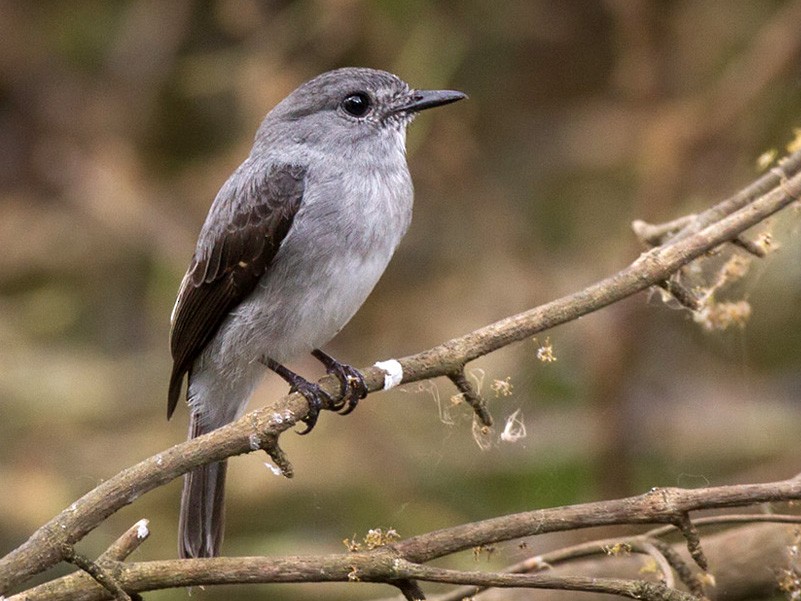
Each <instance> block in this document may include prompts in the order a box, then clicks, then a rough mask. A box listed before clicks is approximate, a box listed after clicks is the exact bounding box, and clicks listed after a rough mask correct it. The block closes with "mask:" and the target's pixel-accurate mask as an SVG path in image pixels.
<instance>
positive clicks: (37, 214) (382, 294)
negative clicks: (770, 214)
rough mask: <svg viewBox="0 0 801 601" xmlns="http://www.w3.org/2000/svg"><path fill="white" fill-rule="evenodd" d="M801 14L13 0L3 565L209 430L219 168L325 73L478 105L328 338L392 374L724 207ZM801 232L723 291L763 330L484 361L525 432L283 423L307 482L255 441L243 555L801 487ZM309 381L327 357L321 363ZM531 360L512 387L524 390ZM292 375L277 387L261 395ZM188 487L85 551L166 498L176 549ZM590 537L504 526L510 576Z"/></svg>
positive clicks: (421, 169) (794, 9) (2, 64)
mask: <svg viewBox="0 0 801 601" xmlns="http://www.w3.org/2000/svg"><path fill="white" fill-rule="evenodd" d="M799 23H801V2H800V1H798V0H789V1H760V2H729V1H727V0H696V1H693V2H683V1H667V2H648V1H644V0H607V1H596V2H583V1H563V0H515V1H510V2H489V1H479V0H460V1H447V2H436V3H434V2H425V1H422V0H413V1H389V0H382V1H375V2H357V1H352V0H336V1H334V0H332V1H316V2H315V1H298V2H289V1H264V2H258V1H255V0H218V1H206V2H198V1H190V0H174V1H171V2H158V1H156V0H141V1H122V0H118V1H111V2H108V1H101V0H75V1H73V2H36V3H33V2H15V1H13V0H3V1H0V157H2V160H0V249H1V250H0V410H1V411H2V419H0V489H1V490H2V493H0V554H2V553H4V552H7V551H8V550H10V549H12V548H14V547H15V546H17V545H19V544H20V543H21V542H23V541H24V540H25V538H26V537H27V536H28V535H29V534H30V533H31V532H32V531H33V530H34V529H35V528H36V527H38V526H39V525H41V524H42V523H44V522H45V521H47V520H48V519H49V518H51V517H52V516H53V515H55V514H56V513H57V512H59V511H60V510H61V509H63V508H64V507H66V506H68V505H69V504H70V503H71V502H72V501H73V500H75V499H76V498H78V497H79V496H80V495H82V494H83V493H84V492H86V491H87V490H89V489H90V488H92V487H93V486H94V485H96V484H97V483H99V482H101V481H102V480H104V479H105V478H108V477H110V476H112V475H114V474H115V473H117V472H118V471H119V470H121V469H123V468H124V467H126V466H129V465H131V464H133V463H134V462H136V461H138V460H140V459H143V458H145V457H148V456H150V455H152V454H154V453H156V452H158V451H160V450H162V449H164V448H167V447H168V446H170V445H172V444H175V443H177V442H180V441H181V440H183V438H184V435H185V428H186V419H187V416H186V412H185V410H184V409H181V408H179V410H178V412H177V414H176V416H175V418H173V420H172V421H171V422H167V421H166V420H165V411H166V387H167V378H168V375H169V370H170V357H169V350H168V332H169V315H170V310H171V308H172V304H173V300H174V295H175V292H176V290H177V287H178V284H179V281H180V279H181V276H182V275H183V271H184V269H185V268H186V265H187V264H188V261H189V259H190V256H191V254H192V250H193V246H194V241H195V238H196V235H197V233H198V230H199V228H200V225H201V224H202V221H203V219H204V217H205V214H206V211H207V209H208V207H209V204H210V203H211V200H212V199H213V198H214V195H215V194H216V192H217V190H218V188H219V186H220V185H221V184H222V182H223V181H224V180H225V179H226V178H227V176H228V175H229V173H230V172H231V171H232V170H233V169H234V168H235V167H236V166H237V165H238V164H239V162H240V161H241V160H243V159H244V157H245V156H246V155H247V153H248V152H249V149H250V144H251V141H252V137H253V134H254V132H255V130H256V128H257V127H258V124H259V123H260V120H261V118H262V117H263V115H264V114H265V113H266V112H267V110H268V109H269V108H270V107H271V106H273V105H274V104H275V103H276V102H278V101H279V100H280V99H281V98H283V97H284V96H285V95H286V94H287V93H289V92H290V91H291V90H292V89H294V87H295V86H297V85H298V84H300V83H301V82H303V81H305V80H306V79H308V78H310V77H312V76H314V75H316V74H318V73H320V72H322V71H325V70H328V69H332V68H336V67H340V66H345V65H361V66H371V67H377V68H383V69H387V70H390V71H393V72H395V73H397V74H399V75H400V76H401V77H403V78H404V79H406V80H407V81H409V82H411V83H412V84H413V85H415V86H418V87H421V88H438V87H447V88H454V89H460V90H464V91H465V92H467V93H468V94H469V95H470V100H469V101H467V102H462V103H459V104H456V105H453V106H449V107H447V108H444V109H438V110H436V111H431V112H430V113H426V114H424V115H423V116H421V117H420V118H419V119H418V120H417V121H416V122H415V124H414V125H413V126H412V127H411V129H410V133H409V162H410V167H411V171H412V174H413V178H414V181H415V186H416V191H417V194H416V205H415V218H414V222H413V225H412V228H411V231H410V232H409V234H408V236H407V237H406V239H405V241H404V243H403V245H402V247H401V248H400V250H399V251H398V253H397V255H396V257H395V259H394V260H393V262H392V264H391V266H390V268H389V270H388V272H387V273H386V275H385V277H384V278H383V280H382V281H381V282H380V284H379V285H378V287H377V289H376V290H375V292H374V294H373V295H372V297H371V298H370V299H369V301H368V302H367V303H366V305H365V306H364V308H363V309H362V311H361V312H360V313H359V314H358V315H357V317H356V318H355V319H354V320H353V321H352V323H351V324H350V325H349V326H348V327H347V328H346V329H345V330H344V331H343V332H342V333H341V335H340V336H339V337H338V338H337V339H336V340H335V341H333V342H332V343H331V344H330V345H329V346H328V347H327V350H329V351H330V352H331V353H333V354H334V355H336V356H337V357H339V358H341V359H343V360H346V361H348V362H351V363H353V364H354V365H357V366H358V365H368V364H372V363H373V362H375V361H377V360H381V359H387V358H390V357H400V356H404V355H407V354H410V353H414V352H417V351H420V350H423V349H425V348H428V347H430V346H432V345H434V344H437V343H439V342H442V341H444V340H447V339H449V338H451V337H454V336H458V335H461V334H463V333H465V332H468V331H470V330H472V329H475V328H477V327H480V326H482V325H485V324H487V323H489V322H492V321H494V320H497V319H500V318H502V317H504V316H506V315H509V314H512V313H516V312H519V311H522V310H525V309H527V308H530V307H533V306H535V305H537V304H539V303H542V302H545V301H548V300H550V299H553V298H556V297H558V296H561V295H564V294H567V293H570V292H573V291H575V290H578V289H580V288H581V287H583V286H585V285H587V284H589V283H591V282H593V281H595V280H597V279H600V278H602V277H604V276H606V275H608V274H610V273H613V272H614V271H615V270H617V269H619V268H621V267H623V266H625V265H626V264H627V263H628V262H630V261H631V260H633V259H634V258H635V257H636V256H637V254H638V253H639V252H640V251H641V247H640V246H639V245H638V243H637V242H636V240H635V238H634V236H633V235H632V233H631V231H630V228H629V224H630V222H631V221H632V220H633V219H637V218H641V219H646V220H649V221H652V222H659V221H664V220H668V219H672V218H675V217H678V216H680V215H684V214H687V213H691V212H694V211H698V210H701V209H703V208H705V207H707V206H709V205H710V204H712V203H713V202H715V201H717V200H719V199H721V198H723V197H725V196H727V195H728V194H730V193H732V192H734V191H736V190H737V189H739V188H740V187H742V186H744V185H745V184H747V183H748V182H749V181H751V180H752V179H753V178H755V177H756V176H757V175H758V171H759V170H758V168H757V165H756V163H757V157H759V156H760V155H761V154H762V153H763V152H765V151H767V150H769V149H773V148H775V149H777V150H779V151H780V152H781V151H783V148H784V146H785V144H786V143H787V142H788V141H789V140H790V139H791V138H792V135H793V134H792V130H793V128H794V127H798V126H801V27H799V25H798V24H799ZM798 228H799V216H798V214H797V212H793V211H787V212H786V214H784V215H782V216H779V217H777V218H774V219H772V220H771V222H770V223H769V224H768V226H767V229H768V230H769V231H770V233H771V235H772V236H773V240H774V242H775V243H777V244H776V246H778V247H779V248H778V250H777V251H776V252H774V253H773V254H772V255H771V256H770V257H768V258H767V259H766V260H763V261H759V262H758V263H754V264H753V265H752V268H751V271H750V273H749V274H748V276H747V277H746V278H745V279H743V280H742V281H740V282H738V283H737V284H736V285H733V286H731V287H727V288H726V289H725V290H722V291H721V292H720V294H721V298H730V299H732V300H741V299H746V300H748V301H749V302H750V303H751V306H752V311H753V314H752V318H751V320H750V322H749V323H748V325H747V326H746V327H745V328H733V329H731V330H728V331H725V332H712V333H708V332H704V331H703V330H702V329H701V328H700V327H699V326H698V324H696V323H694V322H693V320H692V318H691V316H690V315H688V313H687V312H686V311H683V310H680V309H677V308H675V307H673V306H671V305H665V304H663V303H662V302H661V301H660V300H659V298H658V296H655V295H646V294H641V295H638V296H636V297H634V298H632V299H629V300H627V301H625V302H622V303H619V304H617V305H616V306H614V307H610V308H607V309H605V310H603V311H601V312H599V313H597V314H595V315H591V316H587V317H585V318H583V319H581V320H580V321H579V322H577V323H573V324H569V325H566V326H563V327H560V328H557V329H555V330H553V331H551V332H549V333H548V336H549V338H550V342H551V344H552V345H553V348H554V352H555V354H556V357H557V361H556V362H553V363H543V362H541V361H539V360H538V359H537V356H536V353H537V348H538V347H539V346H540V345H541V344H543V343H545V339H544V338H543V339H540V340H538V341H526V342H522V343H519V344H516V345H514V346H512V347H509V348H507V349H504V350H502V351H500V352H497V353H495V354H494V355H492V356H490V357H487V358H485V359H482V360H480V361H477V362H475V364H471V365H470V366H469V371H470V373H471V377H472V378H475V379H476V380H477V381H481V387H482V392H483V393H484V394H485V395H486V397H487V398H488V400H489V404H490V409H491V412H492V413H493V415H494V417H495V419H496V421H497V422H498V424H499V425H500V426H502V425H503V423H504V420H505V419H506V418H507V417H508V416H509V415H511V414H512V413H513V412H515V411H516V410H518V409H519V410H520V414H519V415H520V416H521V419H522V420H523V422H524V423H525V427H526V437H525V438H522V439H520V440H518V441H517V442H515V443H514V444H511V443H506V442H502V441H500V440H499V437H498V434H499V433H500V429H501V428H500V427H499V428H498V429H497V430H496V431H495V433H494V436H493V437H492V438H491V444H490V445H489V446H488V448H484V449H482V448H479V446H478V445H477V444H476V442H475V440H474V439H473V435H472V429H471V425H472V415H471V412H470V411H469V410H468V409H466V408H465V407H464V406H460V405H453V404H452V403H451V401H450V397H451V396H452V395H453V394H454V390H453V389H452V387H451V385H450V383H449V382H447V381H435V382H433V383H430V384H426V385H423V386H409V387H406V388H405V389H403V390H397V391H392V392H390V393H384V394H376V395H373V396H371V397H370V398H369V399H368V400H367V401H365V402H364V403H363V404H362V405H360V406H359V408H358V410H357V411H356V412H355V413H354V414H352V415H350V416H349V417H347V418H342V417H339V416H336V415H328V414H326V415H323V416H322V419H321V420H320V424H319V425H318V427H317V429H316V430H315V431H314V433H313V434H312V435H310V436H308V437H299V436H296V435H294V434H291V433H290V434H288V435H286V436H284V438H283V440H282V442H283V446H284V448H285V450H286V451H287V452H288V454H289V457H290V458H291V460H292V461H293V464H294V467H295V472H296V477H295V478H294V479H293V480H285V479H282V478H280V477H276V476H274V475H273V474H272V473H271V472H270V470H268V469H267V467H265V465H264V462H265V461H266V457H265V456H264V455H263V454H253V455H250V456H246V457H240V458H236V459H234V460H233V461H232V462H231V470H230V475H229V480H228V528H227V530H228V533H227V538H226V546H225V552H226V553H227V554H295V553H322V552H336V551H343V550H344V547H343V544H342V542H341V541H342V539H344V538H351V537H353V535H356V537H357V538H360V537H362V536H363V535H364V534H365V533H366V531H367V530H368V529H369V528H375V527H383V528H388V527H393V528H395V529H396V530H398V531H399V532H400V534H401V535H403V536H408V535H412V534H417V533H422V532H425V531H427V530H429V529H434V528H439V527H445V526H449V525H454V524H458V523H461V522H466V521H470V520H476V519H481V518H486V517H491V516H495V515H500V514H503V513H506V512H513V511H519V510H525V509H531V508H537V507H545V506H552V505H558V504H567V503H576V502H582V501H589V500H595V499H603V498H613V497H615V496H621V495H627V494H632V493H638V492H642V491H644V490H647V489H648V488H650V487H652V486H657V485H678V486H686V487H696V486H703V485H708V484H709V485H715V484H723V483H732V482H747V481H767V480H770V479H773V478H784V477H789V476H790V475H792V474H795V473H796V472H798V471H799V459H798V457H799V451H801V438H799V436H798V434H797V432H798V428H799V425H800V424H801V405H800V404H799V400H800V399H801V312H799V311H798V307H799V306H801V305H800V304H799V303H800V302H801V263H799V261H798V258H797V257H798V256H799V254H798V253H799V251H801V249H800V248H799V246H800V244H799V237H798ZM763 229H764V228H763ZM699 277H701V276H699ZM701 279H703V278H701ZM701 283H703V282H702V281H701ZM292 367H294V368H295V369H296V370H298V371H300V372H301V373H304V374H306V375H308V376H309V377H312V376H315V377H316V376H319V375H321V370H320V367H319V365H318V364H317V363H316V362H315V361H313V360H306V359H300V360H299V361H298V362H296V363H295V364H293V365H292ZM507 379H508V383H510V384H511V385H512V387H513V388H512V393H513V394H512V395H511V396H503V395H496V393H495V392H494V391H493V387H492V384H493V382H494V381H495V380H499V381H507ZM284 392H285V386H284V385H283V384H282V383H281V382H280V380H278V379H277V378H275V377H271V378H268V379H267V381H266V382H265V384H264V386H263V387H262V388H261V389H260V390H259V392H258V393H257V395H256V396H255V398H254V399H253V401H252V405H253V406H254V407H255V406H258V405H262V404H264V403H266V402H268V401H270V400H271V399H275V398H276V397H278V396H280V395H282V394H283V393H284ZM179 491H180V483H179V482H177V481H176V482H173V483H172V484H170V485H169V486H165V487H163V488H161V489H159V490H156V491H154V492H151V493H149V494H147V495H145V496H144V497H142V498H140V499H138V500H137V501H136V502H135V503H134V504H133V505H132V506H130V507H128V508H126V509H124V510H123V511H120V512H119V513H118V514H116V515H115V516H113V517H112V518H111V519H109V520H108V521H107V522H106V523H105V524H104V525H103V526H101V527H100V528H99V529H98V530H97V531H95V532H94V533H92V534H91V535H90V536H89V537H87V538H86V539H85V540H84V541H83V542H82V543H81V545H80V550H81V551H82V552H84V553H85V554H87V555H90V556H94V555H96V554H98V553H99V552H101V551H102V550H103V549H104V548H105V547H106V546H107V545H108V544H109V543H110V542H111V541H112V540H113V539H114V538H116V537H117V536H118V535H119V534H120V533H121V532H122V531H123V530H124V529H126V528H127V527H129V526H130V525H131V524H132V523H133V522H134V521H136V520H138V519H139V518H141V517H147V518H149V519H150V520H151V529H152V536H151V538H150V539H149V541H148V542H147V543H146V544H145V545H144V546H143V547H142V548H141V549H140V550H139V551H137V553H136V554H135V555H134V558H136V559H155V558H172V557H175V554H176V543H175V536H176V532H175V530H176V519H177V507H178V497H179ZM597 535H598V533H588V532H582V533H578V534H576V535H573V538H572V539H571V540H581V539H584V538H588V537H590V536H597ZM565 542H566V539H564V538H556V537H545V538H542V539H535V540H530V541H527V544H528V550H527V551H523V550H521V549H519V548H518V547H517V545H515V544H510V545H508V546H501V547H499V548H498V549H497V550H496V552H495V553H494V554H493V556H492V562H491V563H490V564H488V565H492V563H493V562H494V563H496V564H497V565H499V566H500V565H504V564H507V563H510V562H513V561H516V560H519V559H520V558H522V556H523V553H524V552H528V553H539V552H542V551H544V550H547V549H549V548H553V547H555V546H558V545H561V544H564V543H565ZM453 561H454V564H455V565H460V564H459V562H460V561H461V562H463V563H462V564H461V565H472V564H471V563H470V562H472V561H473V559H472V557H470V556H469V554H465V555H464V556H462V557H460V558H456V559H454V560H453ZM482 561H484V560H482ZM55 573H61V571H53V572H52V573H51V575H52V574H55ZM389 593H390V591H389V590H388V589H386V588H384V587H373V586H348V585H326V586H317V585H314V586H311V585H305V586H270V587H247V588H237V587H219V588H211V589H207V590H206V591H204V592H200V591H195V592H194V595H198V596H199V597H200V598H203V599H209V600H214V599H223V598H225V599H227V600H229V601H231V600H233V599H254V598H265V599H266V598H270V599H288V600H291V599H302V598H319V597H320V596H325V598H328V599H345V598H348V599H361V598H370V597H376V596H381V595H387V594H389ZM186 595H187V593H186V591H183V590H177V591H164V592H158V593H152V594H148V595H147V598H148V599H165V600H166V599H184V598H186Z"/></svg>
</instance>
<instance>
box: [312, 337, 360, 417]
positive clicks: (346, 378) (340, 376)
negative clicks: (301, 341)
mask: <svg viewBox="0 0 801 601" xmlns="http://www.w3.org/2000/svg"><path fill="white" fill-rule="evenodd" d="M312 355H314V357H316V358H317V359H318V360H319V361H320V362H321V363H322V364H323V365H325V369H326V371H327V372H328V373H329V374H330V375H332V376H334V377H335V378H336V379H337V380H339V386H340V388H339V389H340V394H341V395H342V398H341V399H340V400H339V401H337V402H336V403H331V404H330V405H329V408H330V409H331V410H332V411H336V412H337V413H339V414H340V415H347V414H348V413H350V412H351V411H353V410H354V409H356V406H357V405H358V404H359V401H360V400H362V399H363V398H364V397H366V396H367V383H366V382H365V381H364V376H363V375H362V374H361V373H360V372H359V370H358V369H356V368H355V367H352V366H350V365H347V364H346V363H340V362H339V361H337V360H336V359H334V358H333V357H332V356H331V355H329V354H327V353H324V352H323V351H321V350H319V349H315V350H314V351H313V352H312Z"/></svg>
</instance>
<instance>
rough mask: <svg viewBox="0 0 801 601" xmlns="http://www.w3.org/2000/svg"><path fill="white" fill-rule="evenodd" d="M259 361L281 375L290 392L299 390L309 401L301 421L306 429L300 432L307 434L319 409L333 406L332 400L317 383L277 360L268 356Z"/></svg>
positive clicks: (312, 426) (318, 413) (315, 422)
mask: <svg viewBox="0 0 801 601" xmlns="http://www.w3.org/2000/svg"><path fill="white" fill-rule="evenodd" d="M261 362H262V363H264V365H266V366H267V367H268V368H269V369H271V370H273V371H274V372H275V373H277V374H278V375H279V376H281V377H282V378H283V379H284V381H286V383H287V384H289V387H290V388H289V390H290V391H292V392H299V393H300V394H302V395H303V396H304V397H305V398H306V400H307V401H308V402H309V413H308V414H307V415H306V417H304V418H303V420H302V421H303V423H305V424H306V429H305V430H303V432H300V434H308V433H309V432H311V431H312V429H313V428H314V426H315V425H316V424H317V418H318V417H319V416H320V410H321V409H322V408H323V407H331V408H334V409H338V408H339V407H335V405H334V400H333V399H332V398H331V397H330V396H329V395H328V393H327V392H325V391H324V390H322V389H321V388H320V387H319V386H318V385H317V384H314V383H313V382H309V381H308V380H306V379H305V378H303V377H301V376H299V375H298V374H296V373H295V372H294V371H292V370H289V369H287V368H286V367H284V366H283V365H281V364H280V363H278V361H274V360H273V359H270V358H269V357H262V359H261Z"/></svg>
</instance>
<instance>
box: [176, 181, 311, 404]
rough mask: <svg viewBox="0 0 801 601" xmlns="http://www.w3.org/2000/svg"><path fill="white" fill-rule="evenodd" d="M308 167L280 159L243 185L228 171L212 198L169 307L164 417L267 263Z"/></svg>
mask: <svg viewBox="0 0 801 601" xmlns="http://www.w3.org/2000/svg"><path fill="white" fill-rule="evenodd" d="M243 167H244V165H243ZM305 175H306V170H305V168H303V167H299V166H296V165H282V166H278V167H275V168H273V169H271V170H270V171H268V172H266V173H264V174H255V175H254V176H253V177H249V178H244V179H245V181H247V184H245V185H244V186H242V185H236V182H240V181H242V179H243V178H241V177H240V178H236V177H233V178H231V179H230V180H229V181H228V182H227V183H226V186H224V187H223V189H222V190H221V192H220V195H219V196H218V198H217V199H216V200H215V202H214V205H213V206H212V208H211V212H210V215H209V218H207V220H206V224H205V225H204V227H203V231H202V232H201V234H200V239H199V240H198V245H197V249H196V250H195V254H194V256H193V257H192V262H191V264H190V265H189V269H188V270H187V272H186V275H185V276H184V279H183V281H182V282H181V288H180V290H179V292H178V299H177V301H176V303H175V309H173V317H172V330H171V333H170V349H171V351H172V359H173V367H172V375H171V376H170V387H169V394H168V404H167V417H168V418H169V417H170V416H172V413H173V411H175V407H176V405H177V403H178V397H179V396H180V393H181V384H182V382H183V376H184V374H185V373H187V372H188V371H189V370H190V369H191V367H192V364H193V363H194V361H195V359H197V357H198V355H200V353H201V352H202V351H203V348H204V347H205V346H206V344H208V342H209V340H211V338H212V337H213V336H214V334H215V333H216V332H217V329H218V328H219V327H220V324H221V323H222V322H223V320H224V319H225V318H226V317H227V316H228V314H229V313H230V312H231V310H232V309H234V307H236V306H237V305H238V304H239V303H240V302H242V300H243V299H244V298H245V297H247V296H248V295H249V294H250V293H251V292H252V291H253V289H254V288H255V287H256V285H257V284H258V282H259V279H260V278H261V276H262V275H263V274H264V273H265V272H266V271H267V270H268V269H269V267H270V264H271V263H272V260H273V258H274V257H275V255H276V253H277V252H278V248H279V247H280V246H281V242H282V241H283V239H284V237H285V236H286V235H287V232H289V228H290V226H291V225H292V221H293V219H294V218H295V215H296V214H297V212H298V209H299V208H300V204H301V201H302V199H303V188H304V179H305Z"/></svg>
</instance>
